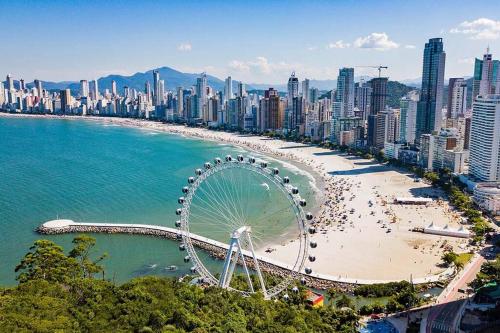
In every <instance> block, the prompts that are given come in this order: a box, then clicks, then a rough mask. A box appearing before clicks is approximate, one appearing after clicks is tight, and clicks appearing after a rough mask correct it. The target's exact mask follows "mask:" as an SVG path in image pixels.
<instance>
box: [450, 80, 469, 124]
mask: <svg viewBox="0 0 500 333" xmlns="http://www.w3.org/2000/svg"><path fill="white" fill-rule="evenodd" d="M466 109H467V83H465V80H464V79H463V78H450V80H449V83H448V109H447V111H448V112H447V115H446V117H447V118H452V119H455V118H457V117H463V116H464V114H465V110H466Z"/></svg>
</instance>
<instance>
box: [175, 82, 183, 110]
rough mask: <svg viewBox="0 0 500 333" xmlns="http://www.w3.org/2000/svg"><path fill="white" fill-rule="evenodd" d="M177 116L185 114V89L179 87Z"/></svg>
mask: <svg viewBox="0 0 500 333" xmlns="http://www.w3.org/2000/svg"><path fill="white" fill-rule="evenodd" d="M176 111H177V117H183V116H184V89H183V88H182V87H177V110H176Z"/></svg>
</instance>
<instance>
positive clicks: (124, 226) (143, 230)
mask: <svg viewBox="0 0 500 333" xmlns="http://www.w3.org/2000/svg"><path fill="white" fill-rule="evenodd" d="M89 228H92V229H93V230H92V231H89ZM41 229H42V230H44V231H45V232H47V233H69V232H102V233H110V229H113V233H129V234H138V235H140V234H148V233H147V232H148V231H152V232H163V233H166V234H170V235H172V236H173V238H174V237H175V236H176V235H182V231H181V230H178V229H175V228H169V227H164V226H159V225H148V224H128V223H94V222H75V221H73V220H66V219H60V220H52V221H48V222H45V223H44V224H42V227H41ZM130 229H136V230H137V232H130ZM190 237H191V239H193V240H197V241H199V242H202V243H206V244H209V245H213V246H216V247H218V248H221V249H225V250H227V249H228V248H229V245H228V244H225V243H222V242H219V241H216V240H213V239H210V238H207V237H203V236H200V235H196V234H193V233H191V234H190ZM243 254H244V255H245V256H247V257H251V253H250V252H249V251H245V250H244V251H243ZM256 257H257V259H258V260H259V261H261V262H265V263H268V264H270V265H274V266H277V267H280V268H283V269H287V270H291V269H292V266H291V265H287V264H285V263H283V262H280V261H277V260H274V259H271V258H267V257H264V256H261V255H256ZM452 274H453V269H447V270H446V271H444V272H442V273H440V274H437V275H430V276H427V277H422V278H414V279H413V283H415V284H422V283H429V282H437V281H441V280H445V279H448V278H449V277H450V276H451V275H452ZM308 276H311V277H313V278H316V279H320V280H326V281H333V282H339V283H347V284H374V283H388V282H396V281H400V280H364V279H353V278H345V277H339V276H334V275H329V274H321V273H314V272H313V273H312V274H309V275H308Z"/></svg>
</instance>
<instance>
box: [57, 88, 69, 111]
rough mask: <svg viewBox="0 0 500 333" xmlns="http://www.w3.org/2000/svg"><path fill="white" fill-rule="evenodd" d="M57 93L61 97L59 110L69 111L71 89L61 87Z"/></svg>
mask: <svg viewBox="0 0 500 333" xmlns="http://www.w3.org/2000/svg"><path fill="white" fill-rule="evenodd" d="M59 95H60V96H59V97H60V98H61V112H62V113H63V114H66V113H69V112H70V111H71V90H69V89H63V90H61V91H60V93H59Z"/></svg>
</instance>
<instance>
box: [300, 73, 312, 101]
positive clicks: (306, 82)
mask: <svg viewBox="0 0 500 333" xmlns="http://www.w3.org/2000/svg"><path fill="white" fill-rule="evenodd" d="M309 96H310V88H309V79H305V80H304V81H302V97H304V103H306V105H309V103H311V99H310V97H309Z"/></svg>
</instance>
